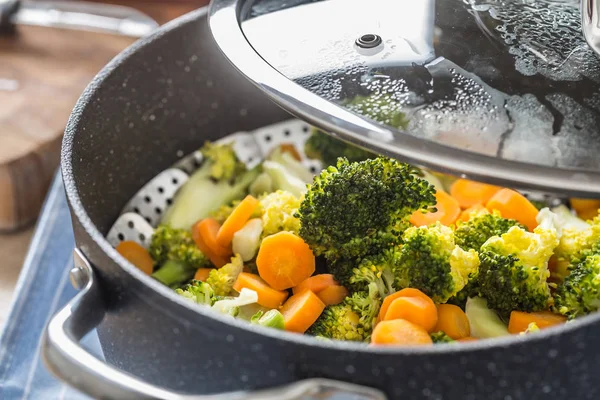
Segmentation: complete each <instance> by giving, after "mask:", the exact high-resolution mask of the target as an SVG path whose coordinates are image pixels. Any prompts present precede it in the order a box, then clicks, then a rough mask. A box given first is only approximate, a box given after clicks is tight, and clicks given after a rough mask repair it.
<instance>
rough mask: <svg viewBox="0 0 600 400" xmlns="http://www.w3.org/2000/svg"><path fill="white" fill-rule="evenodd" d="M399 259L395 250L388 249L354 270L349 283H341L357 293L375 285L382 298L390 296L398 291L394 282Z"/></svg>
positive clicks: (362, 261)
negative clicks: (370, 285)
mask: <svg viewBox="0 0 600 400" xmlns="http://www.w3.org/2000/svg"><path fill="white" fill-rule="evenodd" d="M398 257H399V253H398V251H397V250H396V249H395V248H394V249H387V250H385V251H383V252H382V253H380V254H377V255H374V256H367V257H365V258H363V259H362V260H361V261H360V263H359V264H358V267H356V268H354V269H353V270H352V275H351V276H350V278H349V279H348V281H347V282H346V281H344V280H341V281H340V283H341V284H342V285H343V286H346V287H349V288H351V289H353V290H355V291H365V290H367V287H368V285H369V284H371V283H375V284H376V285H377V290H378V291H379V294H380V296H381V297H385V296H388V295H390V294H392V293H394V292H395V291H396V288H395V285H394V281H395V279H396V276H395V271H396V266H397V263H398ZM334 275H335V274H334ZM338 275H339V274H338ZM342 275H343V274H342ZM342 279H344V276H342Z"/></svg>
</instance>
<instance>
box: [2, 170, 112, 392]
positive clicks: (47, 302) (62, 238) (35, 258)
mask: <svg viewBox="0 0 600 400" xmlns="http://www.w3.org/2000/svg"><path fill="white" fill-rule="evenodd" d="M73 245H74V240H73V230H72V228H71V217H70V214H69V210H68V207H67V200H66V198H65V194H64V190H63V184H62V179H61V177H60V173H58V174H57V175H56V176H55V178H54V180H53V183H52V185H51V188H50V191H49V192H48V196H47V198H46V202H45V205H44V207H43V209H42V212H41V215H40V218H39V220H38V225H37V228H36V231H35V234H34V236H33V239H32V242H31V245H30V248H29V252H28V254H27V258H26V260H25V264H24V266H23V270H22V271H21V275H20V277H19V280H18V283H17V288H16V291H15V296H14V299H13V303H12V306H11V311H10V314H9V317H8V318H7V320H6V325H5V327H4V330H3V331H2V332H1V333H0V399H2V400H12V399H36V400H37V399H44V400H52V399H68V400H83V399H89V397H87V396H84V395H82V394H80V393H78V392H76V391H75V390H74V389H71V388H69V387H67V386H66V385H64V384H63V383H62V382H60V381H58V380H56V379H55V378H54V377H53V376H52V375H51V374H50V373H49V372H48V371H47V370H46V368H45V366H44V364H43V361H42V360H41V357H40V352H39V344H40V339H41V337H42V331H43V330H44V327H45V325H46V323H47V322H48V320H49V319H50V317H51V316H52V315H53V314H54V313H55V312H56V311H58V310H59V309H60V308H61V307H63V306H64V305H65V304H66V303H67V302H68V301H69V300H70V299H71V298H73V296H74V295H75V294H76V291H75V289H73V287H72V286H71V284H70V283H69V276H68V274H69V270H70V269H71V266H72V264H73V257H72V251H73ZM83 344H84V346H85V347H86V348H88V349H89V350H90V351H92V352H93V353H94V354H96V355H99V356H100V357H101V350H100V346H99V343H98V338H97V336H96V335H95V333H94V334H90V335H88V336H87V337H86V338H84V341H83Z"/></svg>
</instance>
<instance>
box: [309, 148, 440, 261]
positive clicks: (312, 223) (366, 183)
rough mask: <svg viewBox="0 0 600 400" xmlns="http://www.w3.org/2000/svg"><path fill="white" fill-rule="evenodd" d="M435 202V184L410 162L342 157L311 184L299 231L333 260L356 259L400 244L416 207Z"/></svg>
mask: <svg viewBox="0 0 600 400" xmlns="http://www.w3.org/2000/svg"><path fill="white" fill-rule="evenodd" d="M435 203H436V201H435V189H434V187H433V186H432V185H431V184H429V183H428V182H427V181H425V180H423V179H421V178H419V177H418V176H416V170H415V168H413V167H411V166H410V165H408V164H403V163H400V162H398V161H396V160H392V159H389V158H385V157H378V158H376V159H374V160H366V161H362V162H356V163H350V162H348V160H346V159H339V160H338V163H337V167H333V166H330V167H328V168H327V169H325V170H323V171H322V172H321V174H320V175H318V176H316V177H315V179H314V181H313V184H312V185H311V186H310V187H309V190H308V192H307V193H306V195H305V197H304V200H303V201H302V203H301V205H300V208H299V209H298V215H299V218H300V231H299V234H300V236H301V237H302V238H303V239H304V241H305V242H306V243H307V244H308V245H309V246H310V247H311V249H312V250H313V251H314V253H315V255H317V256H320V255H323V256H325V258H327V259H328V261H330V262H331V261H336V260H340V259H345V260H352V259H357V258H361V257H363V256H365V255H367V254H377V253H380V252H382V251H383V250H384V249H388V248H391V247H393V246H395V245H397V244H398V243H399V241H400V234H401V233H402V232H403V231H404V230H405V229H406V228H408V227H409V226H410V222H409V219H410V216H411V215H412V213H413V212H414V211H416V210H422V209H427V208H429V207H433V206H434V205H435Z"/></svg>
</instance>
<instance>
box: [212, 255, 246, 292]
mask: <svg viewBox="0 0 600 400" xmlns="http://www.w3.org/2000/svg"><path fill="white" fill-rule="evenodd" d="M243 269H244V261H243V260H242V257H241V256H240V255H239V254H236V255H235V256H233V257H231V262H230V263H228V264H225V265H224V266H222V267H221V268H219V269H213V270H212V271H210V273H209V274H208V278H206V283H208V284H209V285H210V286H211V287H212V288H213V290H214V291H215V295H217V296H229V294H230V293H231V290H232V288H233V284H234V283H235V281H236V279H237V277H238V275H239V274H240V273H241V272H242V270H243Z"/></svg>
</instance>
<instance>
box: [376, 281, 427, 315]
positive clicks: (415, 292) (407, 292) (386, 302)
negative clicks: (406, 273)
mask: <svg viewBox="0 0 600 400" xmlns="http://www.w3.org/2000/svg"><path fill="white" fill-rule="evenodd" d="M400 297H422V298H423V299H425V300H428V301H430V302H431V304H435V303H434V302H433V300H431V298H430V297H429V296H427V295H426V294H425V293H423V292H421V291H420V290H419V289H414V288H406V289H402V290H399V291H397V292H394V293H392V294H390V295H389V296H387V297H386V298H385V299H383V303H382V304H381V308H380V309H379V317H378V321H380V320H383V319H384V317H385V314H386V313H387V311H388V308H389V307H390V304H392V302H393V301H394V300H396V299H398V298H400Z"/></svg>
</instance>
